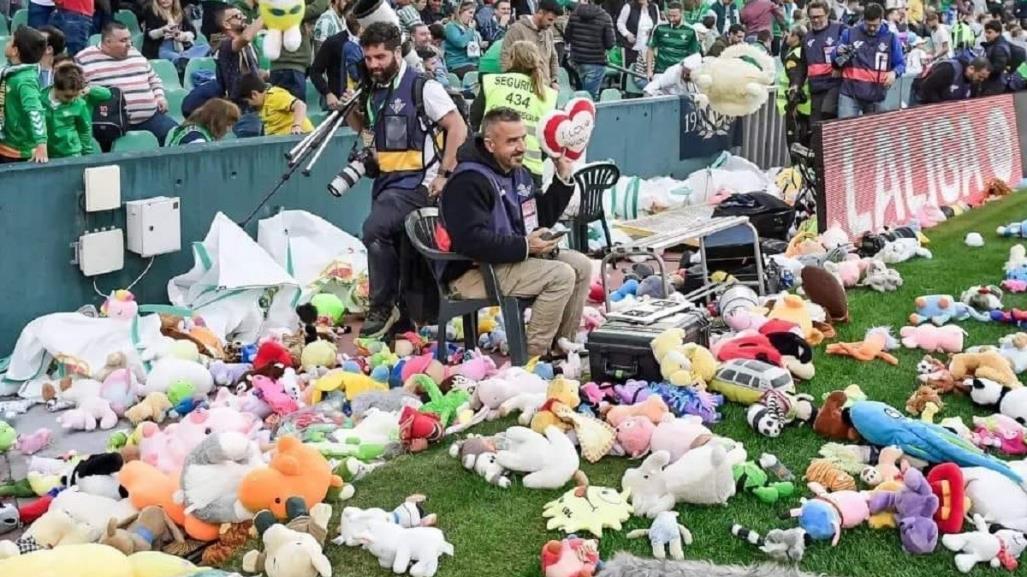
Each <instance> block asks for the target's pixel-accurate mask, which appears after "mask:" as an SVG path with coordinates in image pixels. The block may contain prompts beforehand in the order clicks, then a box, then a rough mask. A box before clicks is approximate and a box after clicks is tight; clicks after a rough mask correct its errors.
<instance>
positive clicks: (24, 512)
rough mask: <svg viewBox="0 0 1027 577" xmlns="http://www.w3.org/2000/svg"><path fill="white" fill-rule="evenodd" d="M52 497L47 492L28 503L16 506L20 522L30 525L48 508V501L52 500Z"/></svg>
mask: <svg viewBox="0 0 1027 577" xmlns="http://www.w3.org/2000/svg"><path fill="white" fill-rule="evenodd" d="M53 498H54V496H53V495H51V494H49V493H47V494H46V495H43V496H42V497H40V498H38V499H36V500H35V501H33V502H31V503H29V504H28V505H22V506H21V507H18V516H19V517H20V518H21V522H22V523H23V524H25V525H30V524H31V523H32V522H33V521H35V520H36V519H38V518H40V517H42V516H43V514H44V513H46V512H47V511H49V510H50V503H52V502H53Z"/></svg>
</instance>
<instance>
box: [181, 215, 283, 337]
mask: <svg viewBox="0 0 1027 577" xmlns="http://www.w3.org/2000/svg"><path fill="white" fill-rule="evenodd" d="M193 255H194V256H195V258H196V262H195V264H194V265H193V268H192V269H191V270H190V271H189V272H187V273H185V274H182V275H179V276H176V277H174V278H172V279H171V280H170V281H168V299H169V300H170V301H171V303H172V304H174V305H176V306H184V307H188V308H190V309H192V310H193V312H194V314H196V315H198V316H201V317H202V318H203V320H204V322H205V323H206V325H207V327H208V328H209V329H210V330H212V331H213V332H214V334H216V335H217V336H219V337H221V338H223V339H224V340H226V341H230V340H235V339H239V340H243V341H247V342H252V341H255V340H256V339H257V338H258V337H259V336H260V335H261V334H263V333H264V332H266V331H267V330H269V329H275V328H292V327H294V326H295V324H296V322H297V318H296V312H295V307H296V305H297V304H298V303H299V300H300V296H301V295H300V283H299V282H298V281H297V280H296V279H295V278H294V277H292V276H291V275H290V274H289V273H288V272H286V271H285V269H284V268H282V267H281V266H280V265H279V264H278V263H277V262H275V259H274V258H272V256H271V255H270V254H268V253H267V251H265V250H264V249H263V248H261V246H260V245H258V244H257V243H256V242H254V241H253V239H252V238H250V237H249V235H247V234H246V231H244V230H243V229H241V228H239V226H238V225H236V224H235V222H233V221H232V220H231V219H229V218H228V217H227V216H225V215H224V214H222V213H220V212H219V213H218V214H217V215H216V216H215V217H214V221H213V222H212V223H211V225H210V230H209V231H208V232H207V236H206V238H204V240H203V242H200V243H193Z"/></svg>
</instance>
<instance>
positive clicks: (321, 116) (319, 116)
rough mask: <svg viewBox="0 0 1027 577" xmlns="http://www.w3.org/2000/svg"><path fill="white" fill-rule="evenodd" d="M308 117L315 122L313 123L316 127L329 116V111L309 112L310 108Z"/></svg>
mask: <svg viewBox="0 0 1027 577" xmlns="http://www.w3.org/2000/svg"><path fill="white" fill-rule="evenodd" d="M307 118H309V119H310V122H311V123H313V125H314V126H315V127H316V126H317V125H319V124H321V123H322V122H324V121H325V119H326V118H328V111H326V110H319V111H317V112H309V109H308V112H307Z"/></svg>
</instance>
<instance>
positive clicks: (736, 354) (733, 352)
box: [717, 334, 781, 367]
mask: <svg viewBox="0 0 1027 577" xmlns="http://www.w3.org/2000/svg"><path fill="white" fill-rule="evenodd" d="M732 359H751V360H757V361H763V362H765V363H769V364H772V365H776V366H779V367H780V366H781V353H779V352H778V351H777V349H775V348H774V345H772V344H771V343H770V339H769V338H767V336H766V335H761V334H754V335H747V336H743V337H737V338H733V339H731V340H729V341H727V342H726V343H724V344H723V345H722V346H721V347H720V348H719V349H718V350H717V360H718V361H721V362H723V361H729V360H732Z"/></svg>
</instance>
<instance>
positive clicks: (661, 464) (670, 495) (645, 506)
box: [621, 443, 746, 519]
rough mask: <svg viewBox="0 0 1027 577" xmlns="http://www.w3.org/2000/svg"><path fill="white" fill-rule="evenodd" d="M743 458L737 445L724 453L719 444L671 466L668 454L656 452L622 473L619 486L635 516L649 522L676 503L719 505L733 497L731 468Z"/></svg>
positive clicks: (686, 456)
mask: <svg viewBox="0 0 1027 577" xmlns="http://www.w3.org/2000/svg"><path fill="white" fill-rule="evenodd" d="M745 458H746V453H745V449H743V448H742V447H741V445H736V447H735V448H734V449H732V450H731V451H730V452H728V451H725V450H724V447H723V446H721V445H720V444H719V443H709V444H707V445H703V446H702V447H698V448H695V449H692V450H691V451H688V452H687V453H685V454H684V456H682V457H681V458H680V459H678V460H677V461H675V462H674V463H671V462H670V453H668V452H667V451H656V452H655V453H653V454H652V455H649V457H647V458H646V460H645V461H642V466H640V467H638V468H635V469H628V470H627V471H625V472H624V477H623V478H622V479H621V486H622V487H623V488H624V489H625V490H629V491H630V492H631V504H632V505H634V507H635V514H636V515H644V516H646V517H649V518H650V519H654V518H655V517H656V516H657V515H659V514H660V513H662V512H664V511H671V510H673V509H674V505H675V504H677V503H691V504H693V505H723V504H725V503H727V500H728V499H729V498H731V497H732V496H733V495H734V494H735V481H734V478H733V476H732V473H731V467H732V466H733V465H735V464H737V463H741V462H744V461H745Z"/></svg>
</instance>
